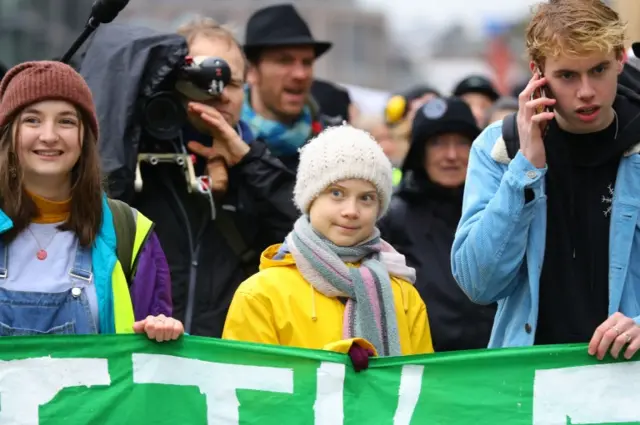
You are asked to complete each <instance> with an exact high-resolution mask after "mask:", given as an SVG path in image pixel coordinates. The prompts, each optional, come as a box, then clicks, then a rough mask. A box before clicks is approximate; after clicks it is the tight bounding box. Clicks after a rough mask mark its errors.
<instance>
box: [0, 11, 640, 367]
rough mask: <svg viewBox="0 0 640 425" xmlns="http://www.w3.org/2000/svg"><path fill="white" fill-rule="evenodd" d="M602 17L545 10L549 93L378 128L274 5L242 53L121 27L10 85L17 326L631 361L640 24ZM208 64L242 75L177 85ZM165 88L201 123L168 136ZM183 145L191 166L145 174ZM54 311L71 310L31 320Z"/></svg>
mask: <svg viewBox="0 0 640 425" xmlns="http://www.w3.org/2000/svg"><path fill="white" fill-rule="evenodd" d="M586 3H588V4H585V2H584V1H583V0H558V1H555V2H550V3H544V5H542V6H541V7H540V8H539V9H538V10H537V12H536V14H535V15H534V17H533V18H532V22H531V24H530V26H529V28H528V30H527V31H528V32H527V40H528V43H529V44H528V45H527V48H528V53H529V54H530V56H531V61H532V75H533V77H532V79H531V80H530V81H525V82H523V84H522V85H521V86H519V87H514V88H513V93H512V95H511V96H501V95H500V94H499V93H498V90H497V89H496V88H495V87H494V85H493V84H492V81H491V79H490V78H489V77H488V76H482V75H469V76H468V77H467V78H465V79H464V80H462V81H460V82H459V84H457V85H456V87H455V88H454V90H453V91H452V93H442V92H441V90H439V88H438V87H428V86H416V87H411V88H408V90H407V91H405V92H403V93H398V94H395V95H393V96H391V97H390V98H389V99H388V102H387V104H386V107H385V109H384V110H383V111H380V113H379V115H375V116H371V115H364V114H362V113H360V112H359V111H358V108H357V106H356V105H354V104H353V103H352V102H351V100H350V98H349V94H348V92H347V90H345V89H344V88H341V87H340V86H339V85H337V84H334V83H332V82H329V81H322V80H318V79H317V78H314V62H315V61H316V60H317V59H318V58H319V57H321V56H322V55H323V54H324V53H326V52H327V51H328V50H329V49H331V48H332V43H331V42H330V41H325V40H317V39H315V38H314V37H313V35H312V34H311V32H310V30H309V28H308V26H307V24H306V22H305V21H304V19H303V18H302V17H301V16H300V15H299V14H298V12H297V10H296V9H295V7H294V6H293V5H291V4H279V5H273V6H269V7H265V8H263V9H260V10H258V11H257V12H255V13H254V14H253V15H252V16H251V18H250V19H249V21H248V23H247V25H246V33H245V36H244V40H245V41H244V44H239V43H238V42H237V41H236V38H235V37H234V34H233V33H232V32H231V31H229V30H228V29H226V28H225V27H223V26H220V25H218V24H217V23H216V22H215V21H214V20H213V19H211V18H204V17H203V18H197V19H194V20H193V21H191V22H189V23H187V24H185V25H184V26H183V27H181V28H180V29H179V30H178V32H177V33H175V34H174V33H157V32H155V31H152V30H150V29H138V28H133V27H131V26H128V25H123V24H118V23H113V24H109V25H105V26H103V27H101V28H100V29H99V30H98V31H97V33H96V35H95V37H94V38H92V39H91V40H90V42H89V43H88V47H87V49H86V51H84V52H83V53H82V55H81V56H80V57H79V58H78V59H77V61H76V62H74V64H73V67H74V68H75V69H72V67H70V66H67V65H64V64H61V63H57V62H49V61H42V62H33V63H28V64H21V65H19V66H17V67H14V68H12V69H11V70H10V71H8V72H7V74H6V75H5V76H4V78H3V80H2V84H1V85H0V125H1V126H2V140H1V143H2V145H1V149H2V150H1V153H0V155H2V160H1V163H0V198H1V199H2V210H3V215H2V217H0V218H2V219H5V220H6V222H7V223H9V222H11V223H12V224H7V225H6V226H5V227H4V228H3V231H4V233H3V242H2V244H0V278H1V279H2V283H0V289H1V290H2V291H0V300H1V299H3V298H4V299H6V303H4V304H2V306H0V325H2V326H0V332H4V334H7V335H16V334H19V335H34V334H43V333H44V334H55V333H96V332H99V333H114V332H115V333H126V332H130V331H135V332H138V333H143V332H144V333H147V335H149V337H151V338H154V339H157V340H159V341H162V340H166V339H175V338H178V337H179V336H180V335H181V334H182V333H183V326H184V331H186V332H188V333H190V334H192V335H201V336H208V337H218V338H220V337H221V338H227V339H236V340H243V341H248V342H261V343H272V344H280V345H287V346H297V347H304V348H317V349H322V348H324V349H332V350H337V351H341V352H345V353H349V354H351V356H352V358H353V359H354V363H361V362H362V361H363V360H362V359H363V358H365V359H366V358H367V357H368V356H369V355H371V354H377V355H381V356H386V355H404V354H418V353H431V352H434V351H435V352H447V351H455V350H468V349H476V348H486V347H488V346H490V347H507V346H522V345H533V344H555V343H565V342H591V345H590V348H589V350H590V353H591V354H595V353H596V352H597V353H598V355H599V356H600V357H601V354H602V353H603V352H604V351H607V350H608V349H609V346H611V344H613V346H612V347H613V348H612V353H614V354H615V355H616V356H617V355H618V353H619V352H620V350H621V349H622V347H623V346H626V345H628V347H629V348H628V351H627V354H628V355H629V356H631V355H632V354H633V353H635V351H636V350H637V349H638V348H640V331H639V330H638V329H639V327H638V325H637V323H639V322H640V320H638V319H637V317H640V311H638V305H640V304H639V303H638V302H636V300H637V297H638V294H640V290H638V281H637V279H638V276H640V274H638V271H637V270H636V269H635V268H633V267H632V266H631V265H629V264H631V263H630V262H631V260H630V258H631V259H633V258H634V257H633V255H634V254H635V253H636V252H637V247H636V243H637V240H640V239H638V237H637V236H638V235H637V231H636V230H635V222H634V223H632V225H630V226H627V225H626V224H624V223H627V222H629V221H630V220H632V219H634V220H635V217H636V215H637V211H636V209H635V208H636V207H635V206H634V205H637V204H638V203H637V202H636V201H635V199H636V198H637V195H636V194H634V193H633V191H632V188H633V187H635V186H633V184H634V181H635V180H634V179H635V177H634V176H633V173H632V172H631V170H632V168H633V164H634V163H635V162H634V161H636V157H637V152H638V150H635V147H634V144H635V143H636V142H637V137H635V136H636V132H635V126H636V120H635V118H636V117H637V116H639V115H640V106H638V105H640V102H639V101H638V99H639V97H638V95H637V92H638V85H637V84H636V81H638V80H636V78H637V70H635V68H632V67H630V66H629V65H628V64H627V63H626V59H627V57H626V55H627V52H626V50H625V48H624V37H623V34H624V25H623V24H622V21H621V20H620V17H619V16H618V15H617V14H616V13H615V12H613V10H611V9H610V8H608V7H607V6H606V5H604V4H602V3H601V2H599V0H589V1H588V2H586ZM585 22H586V24H585ZM589 25H592V27H589ZM596 30H602V31H600V32H598V31H596ZM554 32H555V33H559V34H561V35H562V37H564V38H562V37H561V38H560V40H561V41H560V42H558V41H557V39H556V38H554V35H553V34H554ZM598 37H599V38H598ZM591 38H594V40H595V41H594V40H592V39H591ZM590 40H591V41H593V43H592V45H591V44H589V43H588V42H589V41H590ZM544 43H547V44H544ZM553 43H558V44H557V45H556V44H553ZM584 46H587V47H584ZM593 46H595V47H593ZM554 49H556V50H554ZM563 49H565V50H563ZM550 52H554V55H552V54H551V53H550ZM557 52H560V53H557ZM566 52H571V53H572V54H574V56H571V55H569V54H568V53H566ZM576 52H577V53H576ZM565 53H566V54H567V57H566V58H565V57H564V56H563V55H565ZM575 55H577V57H578V59H576V57H575ZM133 58H135V60H134V59H133ZM184 58H188V59H187V62H188V64H189V65H191V64H195V66H199V65H202V64H204V63H205V62H206V60H207V58H220V59H222V60H224V62H225V63H226V64H228V66H229V71H230V75H229V81H228V83H227V84H226V86H225V87H224V89H223V90H222V92H221V93H215V92H214V90H213V89H214V88H210V90H203V89H202V88H201V87H198V86H197V84H195V83H194V81H191V80H189V78H188V77H185V75H186V74H185V75H183V74H179V75H178V76H177V82H176V83H175V84H173V83H172V85H171V86H169V87H166V86H163V85H162V82H163V81H165V79H167V75H171V68H172V66H175V65H176V64H177V63H181V60H183V59H184ZM540 64H543V65H540ZM107 70H108V72H107ZM542 70H544V75H543V72H542ZM618 84H621V86H618ZM163 90H165V91H164V92H163ZM545 90H546V91H545ZM160 92H162V93H166V92H169V93H171V95H172V96H173V98H177V99H180V101H179V105H180V106H181V107H182V108H183V109H184V117H185V120H184V122H180V126H179V128H178V130H177V131H176V132H175V135H173V136H172V137H169V138H167V137H168V136H167V133H170V134H173V133H171V131H172V130H171V129H170V125H169V124H170V122H173V121H172V120H173V119H174V118H176V117H177V115H176V116H170V117H167V118H166V120H167V123H166V124H167V125H166V126H165V127H166V128H165V127H162V126H161V127H162V131H160V130H158V129H157V128H155V127H154V128H155V130H154V129H152V127H151V126H150V124H149V121H150V120H151V118H150V116H151V112H149V111H150V108H151V107H150V106H148V105H150V104H151V103H152V101H155V100H157V97H156V94H157V93H160ZM141 105H143V108H142V109H140V107H141ZM144 108H147V109H144ZM176 114H178V112H176ZM502 123H511V125H512V126H513V128H514V131H513V133H515V134H511V135H509V134H508V133H505V130H503V126H502ZM167 128H169V129H168V130H167ZM169 139H172V142H171V143H174V144H173V145H172V144H171V143H169V142H168V141H167V140H169ZM556 139H558V140H560V139H562V141H563V143H559V142H555V140H556ZM549 140H553V141H554V143H551V142H549ZM578 140H581V144H577V142H576V141H578ZM176 141H177V142H176ZM564 142H566V143H564ZM598 142H600V144H598ZM514 143H515V145H514ZM169 146H173V147H174V148H175V149H176V151H175V152H173V154H175V155H177V156H175V158H178V157H180V158H184V157H186V158H189V159H188V160H189V161H190V162H191V164H190V165H189V166H186V165H184V164H182V163H180V164H179V165H176V163H175V162H173V163H171V162H160V163H154V162H153V161H151V162H149V161H145V160H141V159H140V157H139V156H138V153H149V154H150V155H157V154H158V153H164V152H168V151H170V150H171V149H173V148H171V149H169V148H168V147H169ZM514 146H515V148H514ZM558 146H560V147H558ZM564 146H567V148H566V151H565V148H564ZM602 146H607V148H606V149H604V148H602ZM167 149H169V150H167ZM587 151H588V152H587ZM183 153H186V154H188V155H186V156H180V155H182V154H183ZM172 158H174V157H172ZM98 163H101V166H102V169H103V171H104V172H105V174H106V175H107V177H108V187H106V188H104V190H105V191H106V192H105V193H103V192H102V191H101V190H102V186H101V183H100V182H101V177H100V175H99V174H97V173H98V171H97V170H98V168H97V167H98ZM629 164H631V165H629ZM180 165H182V166H180ZM185 170H186V171H185ZM189 173H193V176H195V183H194V184H195V185H196V186H197V187H193V186H190V184H191V183H192V181H191V180H189V179H190V177H189V176H190V174H189ZM185 175H187V177H186V180H185ZM616 176H617V177H616ZM543 178H544V179H543ZM616 178H617V179H618V180H616ZM543 181H544V182H546V183H543ZM572 182H578V183H576V184H575V185H574V183H572ZM567 185H568V186H567ZM592 186H593V190H592ZM614 188H615V193H616V196H618V197H617V198H615V199H614ZM625 191H627V192H625ZM106 195H109V197H107V196H106ZM116 199H117V201H116ZM605 199H607V200H608V201H605ZM620 199H622V200H620ZM567 200H568V201H567ZM607 202H608V204H607ZM602 203H605V204H607V205H608V206H609V209H608V210H607V209H605V211H604V214H602V212H601V211H600V209H601V207H602V205H601V204H602ZM576 205H577V206H576ZM129 206H130V207H132V208H130V207H129ZM605 206H606V205H605ZM592 209H593V211H595V212H593V211H592ZM550 212H552V213H550ZM612 217H613V218H612ZM0 224H1V223H0ZM614 226H617V227H615V229H614ZM610 227H611V229H613V230H611V237H612V238H614V239H612V240H609V229H610ZM545 235H546V241H547V242H545ZM616 238H617V239H616ZM42 240H44V241H46V242H47V243H45V244H43V243H41V242H42ZM127 241H129V242H128V243H129V245H131V246H132V248H131V249H130V250H129V251H127V249H126V247H125V245H126V244H127ZM614 241H617V244H618V245H615V243H614ZM610 244H611V246H612V248H611V254H610V252H609V246H610ZM614 246H616V248H615V249H614V248H613V247H614ZM625 247H627V248H628V249H627V248H625ZM616 249H620V250H624V249H627V251H625V252H622V251H616ZM9 250H11V251H12V252H13V253H14V254H15V255H11V256H6V257H5V260H4V262H3V261H2V258H3V253H4V252H8V251H9ZM571 250H573V251H571ZM32 254H33V255H32ZM610 255H611V257H610ZM7 258H8V260H7ZM47 260H49V261H47ZM54 260H55V261H54ZM52 267H53V268H52ZM9 268H11V270H12V273H7V270H8V269H9ZM614 268H615V270H618V271H619V272H620V273H621V274H620V275H619V276H618V275H615V273H617V272H612V271H611V270H613V269H614ZM52 270H54V271H52ZM45 274H48V275H49V276H50V279H38V278H37V276H40V275H45ZM25 282H28V283H29V285H26V286H25ZM61 282H62V283H61ZM25 288H26V289H25ZM42 293H46V294H47V296H46V297H44V298H46V300H48V301H47V302H50V303H51V304H52V305H55V306H56V309H57V310H56V309H53V310H52V311H54V312H53V313H50V314H49V315H48V316H47V315H45V316H46V317H44V316H43V317H40V316H38V317H37V318H32V317H31V316H30V315H29V313H28V311H29V309H28V308H27V307H21V308H19V307H18V306H19V305H24V304H21V302H23V301H24V300H27V301H28V302H27V304H28V305H29V308H38V306H39V305H40V304H38V303H42V302H43V301H42V299H44V298H42ZM39 297H40V298H39ZM20 300H23V301H20ZM569 304H570V305H572V307H571V308H572V309H573V311H572V310H571V309H570V310H569V311H565V310H564V307H563V306H564V305H569ZM56 311H57V313H56ZM2 329H4V330H2ZM594 331H595V334H594ZM603 350H604V351H603Z"/></svg>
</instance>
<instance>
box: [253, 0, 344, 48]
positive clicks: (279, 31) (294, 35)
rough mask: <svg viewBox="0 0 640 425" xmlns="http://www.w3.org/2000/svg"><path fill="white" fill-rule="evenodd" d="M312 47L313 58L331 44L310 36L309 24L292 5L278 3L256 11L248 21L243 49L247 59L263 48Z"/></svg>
mask: <svg viewBox="0 0 640 425" xmlns="http://www.w3.org/2000/svg"><path fill="white" fill-rule="evenodd" d="M283 46H312V47H313V48H314V49H315V52H316V58H317V57H320V56H322V55H323V54H324V53H326V52H327V50H329V49H330V48H331V46H332V43H330V42H328V41H318V40H316V39H314V38H313V36H312V35H311V31H310V30H309V26H308V25H307V23H306V22H305V20H304V19H302V17H301V16H300V14H299V13H298V11H297V10H296V9H295V7H293V5H292V4H278V5H273V6H268V7H265V8H262V9H259V10H257V11H256V12H255V13H254V14H253V15H251V17H250V18H249V21H248V22H247V28H246V30H245V38H244V46H243V47H244V52H245V54H246V55H247V57H248V58H249V60H252V58H255V56H256V54H257V53H259V51H260V50H261V49H263V48H265V47H283Z"/></svg>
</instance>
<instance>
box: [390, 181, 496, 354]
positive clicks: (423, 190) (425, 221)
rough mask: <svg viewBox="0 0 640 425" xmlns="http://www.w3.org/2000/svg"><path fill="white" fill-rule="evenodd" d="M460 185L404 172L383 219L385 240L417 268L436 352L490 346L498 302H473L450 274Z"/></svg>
mask: <svg viewBox="0 0 640 425" xmlns="http://www.w3.org/2000/svg"><path fill="white" fill-rule="evenodd" d="M461 209H462V188H460V189H456V190H446V189H444V188H441V187H439V186H437V185H436V184H434V183H432V182H430V181H429V180H428V178H427V176H426V173H425V172H424V171H422V172H420V171H418V172H416V171H413V170H409V171H405V173H404V176H403V180H402V182H401V183H400V186H399V187H398V189H397V191H396V193H395V194H394V196H393V199H392V201H391V206H390V208H389V212H388V213H387V215H386V216H385V217H383V219H382V220H381V221H380V222H379V228H380V231H381V233H382V237H383V239H385V240H386V241H387V242H389V243H390V244H391V245H393V246H394V247H395V248H396V249H397V250H398V251H399V252H400V253H402V254H404V255H405V257H406V258H407V263H408V264H409V265H410V266H411V267H414V268H415V269H416V272H417V280H416V289H418V292H419V293H420V295H421V296H422V299H423V300H424V302H425V304H426V306H427V314H428V316H429V325H430V327H431V336H432V339H433V347H434V350H435V351H436V352H440V351H453V350H467V349H474V348H486V347H487V345H488V343H489V336H490V334H491V327H492V325H493V317H494V315H495V311H496V307H495V305H489V306H481V305H477V304H474V303H472V302H471V301H470V300H469V298H468V297H467V296H466V295H465V294H464V292H462V291H461V290H460V288H459V287H458V285H457V284H456V282H455V280H454V278H453V275H452V273H451V262H450V258H451V257H450V254H451V246H452V245H453V238H454V235H455V231H456V226H457V225H458V221H459V220H460V215H461Z"/></svg>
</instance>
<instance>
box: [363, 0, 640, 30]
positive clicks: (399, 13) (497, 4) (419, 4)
mask: <svg viewBox="0 0 640 425" xmlns="http://www.w3.org/2000/svg"><path fill="white" fill-rule="evenodd" d="M639 1H640V0H639ZM358 2H359V3H361V4H362V5H365V6H374V7H376V8H380V9H381V10H383V11H385V12H386V13H387V14H388V17H389V18H390V23H391V24H392V25H393V26H394V27H395V28H401V27H402V26H404V24H409V25H411V26H414V25H416V23H417V21H419V20H422V19H424V20H426V21H428V22H429V23H431V24H436V25H438V26H441V25H444V24H446V23H448V22H450V21H453V20H462V21H463V22H464V24H466V25H469V26H481V25H482V22H483V20H484V19H485V18H486V19H495V18H497V19H502V18H504V19H509V18H514V17H520V16H522V15H523V14H526V13H528V12H529V10H530V7H531V5H533V4H535V3H538V0H391V1H390V0H358Z"/></svg>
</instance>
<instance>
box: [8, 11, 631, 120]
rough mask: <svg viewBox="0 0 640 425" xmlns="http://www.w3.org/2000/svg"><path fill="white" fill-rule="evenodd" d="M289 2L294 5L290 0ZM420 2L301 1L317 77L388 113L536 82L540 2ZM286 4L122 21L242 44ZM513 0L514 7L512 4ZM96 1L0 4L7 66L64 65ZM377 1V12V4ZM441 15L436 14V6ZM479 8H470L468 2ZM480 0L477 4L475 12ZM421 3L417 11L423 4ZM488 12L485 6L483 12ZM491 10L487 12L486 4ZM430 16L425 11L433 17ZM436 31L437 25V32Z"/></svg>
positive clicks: (138, 15)
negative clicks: (474, 84)
mask: <svg viewBox="0 0 640 425" xmlns="http://www.w3.org/2000/svg"><path fill="white" fill-rule="evenodd" d="M282 1H286V0H282ZM430 1H431V3H429V1H427V0H424V1H423V2H420V5H418V4H417V3H414V4H411V3H410V1H409V0H403V1H400V0H393V1H382V0H380V1H378V0H293V3H295V5H296V7H297V8H298V10H299V11H300V13H301V14H302V15H303V16H304V17H305V18H306V19H307V20H308V22H309V25H310V27H311V30H312V32H313V34H314V36H315V37H316V38H318V39H325V40H330V41H332V42H333V43H334V47H333V48H332V50H330V51H329V53H328V54H327V55H325V56H324V57H322V58H321V59H320V60H319V61H318V63H317V66H316V75H317V76H318V77H321V78H325V79H328V80H331V81H334V82H337V83H340V84H343V85H345V86H347V87H349V88H350V89H351V90H352V92H353V93H356V95H357V96H361V99H363V100H362V103H364V104H365V105H364V107H365V108H366V107H368V106H371V107H372V108H374V109H379V105H380V102H383V101H384V100H385V99H386V98H387V97H388V95H389V93H391V92H394V91H397V90H403V89H406V88H409V87H411V86H414V85H416V84H420V83H426V84H430V85H432V86H434V87H436V88H438V89H439V90H441V91H442V92H444V93H447V92H448V91H449V90H451V88H452V87H453V86H454V85H455V84H456V83H457V82H458V81H459V80H460V79H462V78H464V77H466V76H468V75H469V74H471V73H479V74H484V75H487V76H489V77H492V78H493V79H494V81H495V82H496V85H497V86H498V87H499V88H500V89H501V91H502V92H503V93H508V92H509V91H510V89H511V87H512V86H513V85H515V84H517V83H519V82H520V81H522V79H523V78H526V75H527V64H526V60H525V58H524V41H523V33H524V27H525V25H526V23H527V21H528V18H529V14H528V5H531V4H532V3H535V2H536V1H535V0H483V2H482V3H484V4H487V5H489V4H493V5H494V6H492V7H493V9H498V7H497V5H498V3H500V2H502V3H500V4H501V7H500V8H499V11H500V12H502V11H503V9H504V7H506V6H505V5H507V4H510V5H513V4H515V3H519V4H520V7H519V8H518V11H519V12H518V13H516V14H511V15H509V14H505V13H498V12H496V11H495V10H494V11H493V12H492V13H484V14H479V15H478V16H469V15H468V14H467V15H465V13H466V12H465V10H462V9H460V10H458V9H455V8H456V6H455V4H454V3H456V2H459V1H462V0H449V1H448V2H447V3H451V4H447V5H446V6H447V9H448V13H449V15H451V16H456V18H455V19H449V18H442V17H440V21H439V22H434V21H433V20H429V19H430V18H432V15H434V16H435V15H436V13H435V12H438V11H442V10H444V6H445V5H444V4H443V3H442V2H441V1H436V0H430ZM605 1H607V2H608V3H610V4H612V5H613V6H614V7H616V8H617V9H618V10H619V11H620V12H621V14H622V16H623V18H624V19H625V20H627V21H628V22H629V38H630V39H631V40H640V0H605ZM276 2H280V0H131V1H130V3H129V5H128V6H127V7H126V8H125V10H124V11H123V12H122V13H121V14H120V16H119V17H118V18H117V20H118V21H130V22H132V23H136V24H139V25H146V26H151V27H154V28H157V29H159V30H166V31H173V30H174V29H175V28H176V27H177V26H179V25H180V24H181V23H183V22H185V21H186V20H188V19H190V18H191V17H193V16H194V15H198V14H201V15H206V16H210V17H212V18H214V19H216V20H217V21H219V22H221V23H226V24H228V25H230V26H232V27H233V28H235V30H236V34H237V36H238V38H240V40H241V41H242V36H243V33H244V24H245V22H246V21H247V18H248V17H249V15H250V14H251V13H253V12H254V11H255V10H256V9H258V8H261V7H263V6H265V5H267V4H271V3H276ZM396 2H397V4H400V3H402V4H403V5H404V6H403V7H405V9H406V8H408V12H407V13H408V14H409V15H411V16H413V15H414V13H413V9H412V8H413V7H415V8H416V9H417V8H418V7H419V8H420V10H421V14H418V13H417V12H416V13H415V16H413V18H414V19H413V20H410V19H408V18H403V19H400V20H398V19H397V18H396V19H395V20H394V18H393V16H395V15H394V14H393V13H392V12H397V10H396V9H397V8H395V6H394V4H395V3H396ZM505 2H506V3H505ZM92 3H93V1H92V0H0V62H2V63H4V64H5V65H8V66H11V65H14V64H16V63H18V62H21V61H25V60H32V59H52V58H58V57H60V56H62V55H63V54H64V52H65V51H66V50H67V49H68V48H69V47H70V46H71V44H72V43H73V41H74V40H75V38H76V37H77V36H78V35H80V33H81V32H82V29H83V27H84V25H85V23H86V20H87V17H88V16H89V13H90V10H91V5H92ZM375 3H377V4H378V7H376V8H374V7H372V5H374V4H375ZM426 3H429V4H432V5H434V6H433V7H438V9H437V10H436V9H433V11H434V13H426V12H429V11H430V10H431V9H430V7H431V6H425V4H426ZM465 4H467V5H468V6H469V7H470V4H469V3H468V2H467V3H465ZM477 4H479V3H476V5H477ZM414 5H415V6H414ZM483 7H485V6H483ZM486 7H487V9H488V6H486ZM425 10H426V12H425ZM435 24H437V25H435ZM367 102H371V105H368V104H367Z"/></svg>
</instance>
